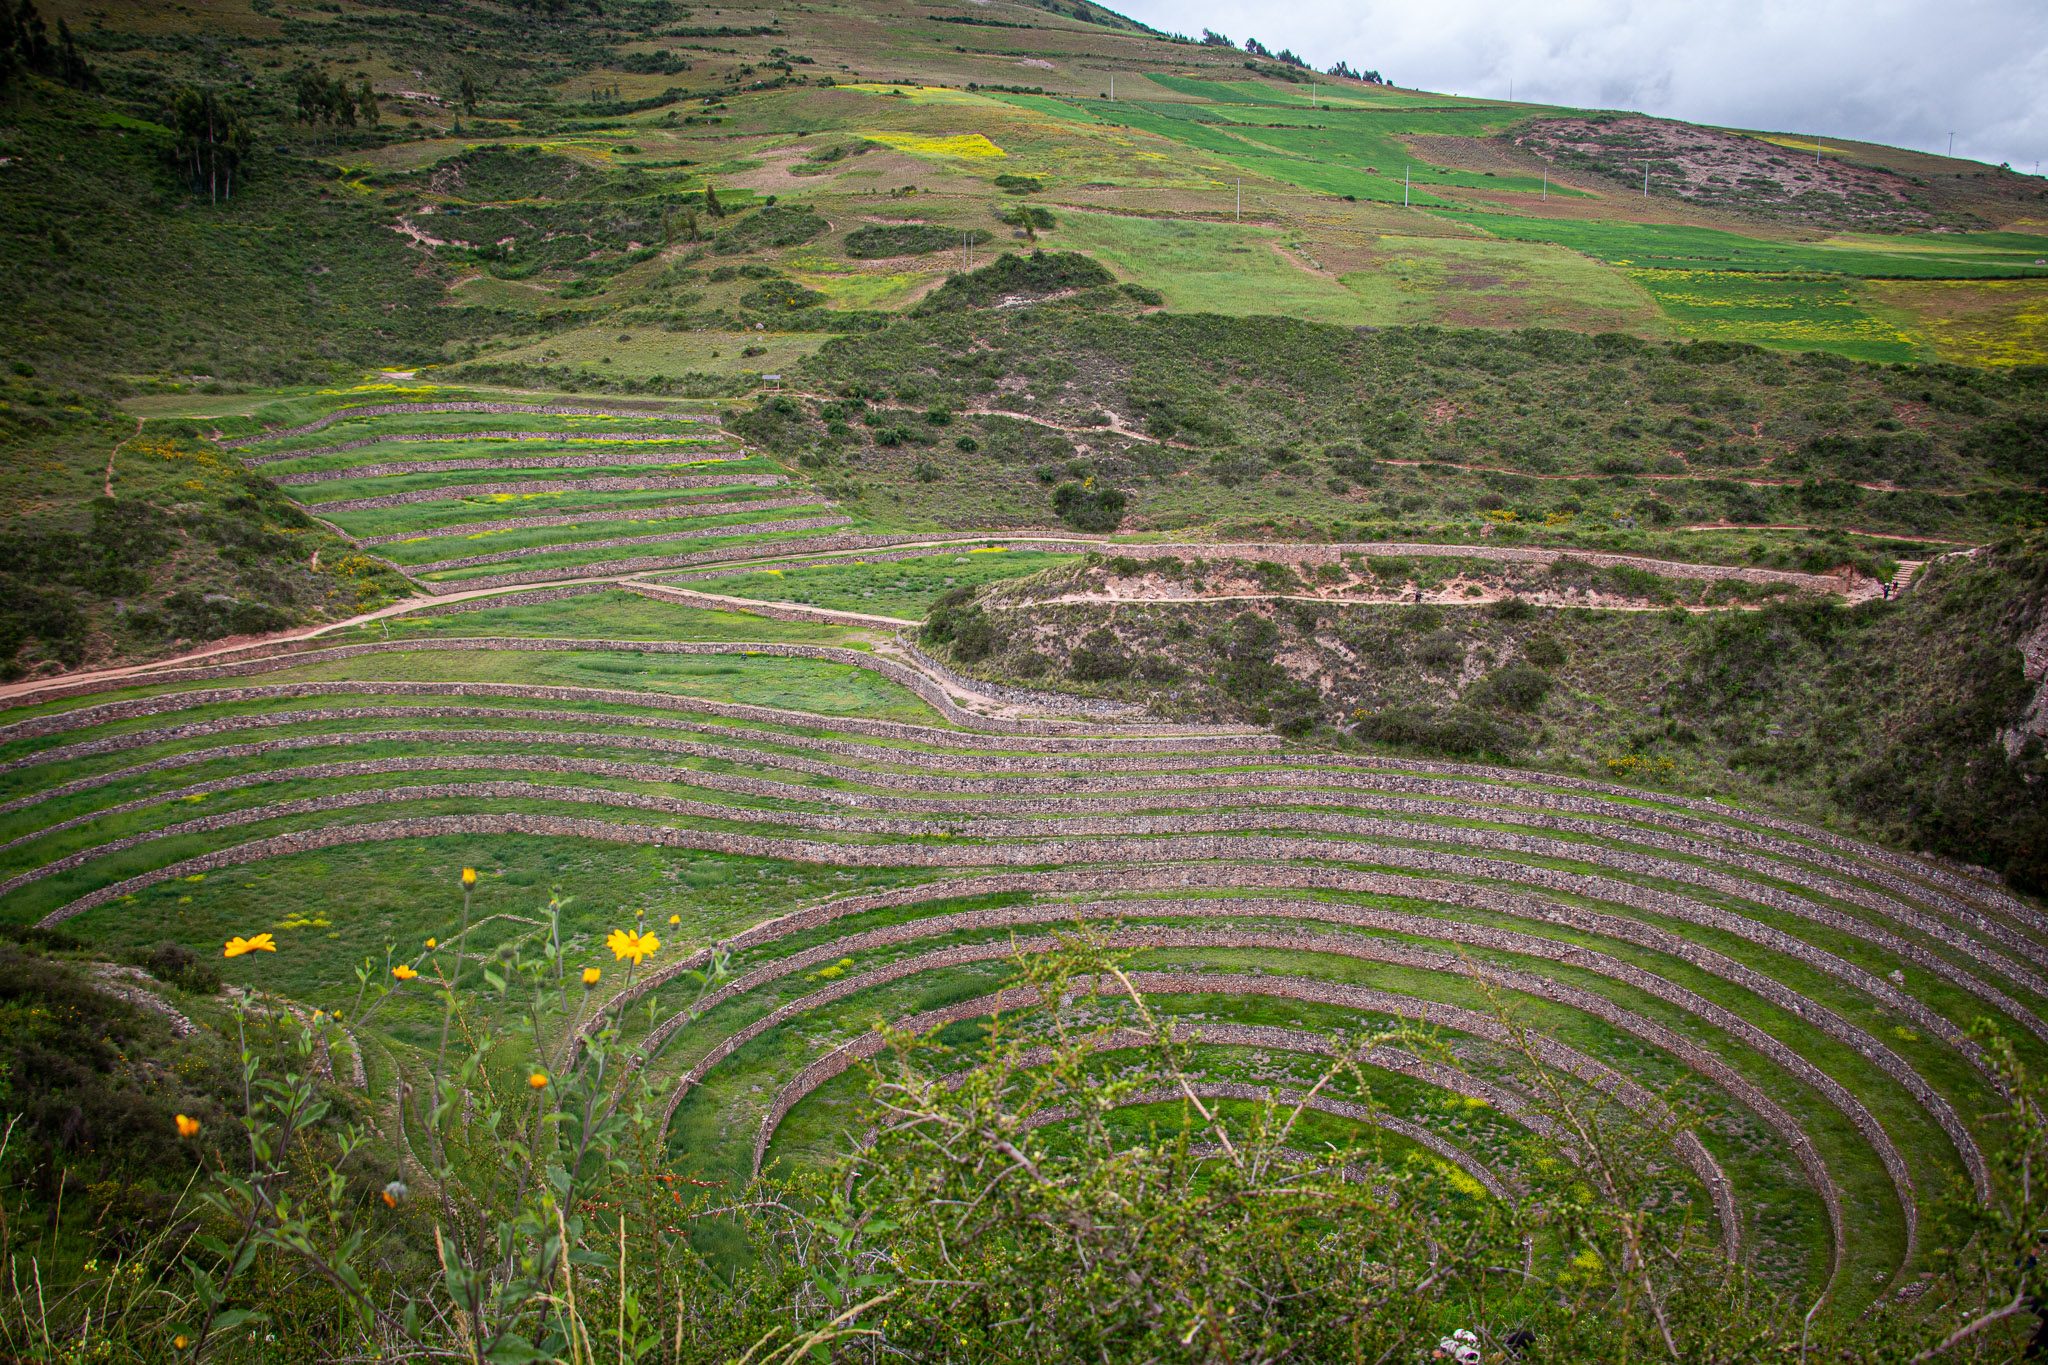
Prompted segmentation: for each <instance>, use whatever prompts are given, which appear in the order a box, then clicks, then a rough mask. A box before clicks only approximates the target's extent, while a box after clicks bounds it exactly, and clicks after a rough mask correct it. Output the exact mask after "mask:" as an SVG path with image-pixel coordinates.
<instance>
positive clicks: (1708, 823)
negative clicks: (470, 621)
mask: <svg viewBox="0 0 2048 1365" xmlns="http://www.w3.org/2000/svg"><path fill="white" fill-rule="evenodd" d="M540 611H541V609H539V608H534V609H519V611H517V612H502V613H494V616H496V617H497V618H498V619H500V620H504V619H507V618H509V617H512V616H517V615H520V614H522V613H530V612H540ZM692 619H693V620H694V622H695V623H696V625H697V627H698V628H699V629H700V630H701V628H702V627H703V626H704V625H706V624H708V623H717V622H719V621H720V619H721V618H720V614H718V613H695V614H693V618H692ZM546 620H547V617H546V614H545V612H541V621H542V623H543V624H545V622H546ZM783 629H784V631H785V633H792V632H796V631H802V630H804V629H806V628H800V627H798V628H792V627H784V628H783ZM818 634H827V632H824V631H822V630H814V631H813V638H816V637H817V635H818ZM828 638H829V634H828ZM555 643H560V642H555ZM271 666H272V665H268V664H266V665H261V666H259V667H260V668H264V669H267V668H269V667H271ZM277 666H282V667H291V666H293V663H292V662H291V661H286V662H284V663H283V664H280V665H277ZM139 694H140V693H139V692H138V693H137V694H135V695H139ZM206 700H207V699H206V698H203V697H194V698H191V699H190V700H189V701H186V702H183V703H178V702H175V701H158V702H154V703H151V704H150V709H152V710H162V709H164V708H166V707H169V708H173V709H175V708H176V707H177V706H179V705H181V704H182V705H187V706H190V705H201V704H204V703H205V701H206ZM51 723H52V722H50V721H47V720H45V721H40V722H37V723H36V726H35V727H34V728H37V729H44V728H47V727H48V726H49V725H50V724H51ZM944 742H945V743H947V744H952V745H958V744H962V743H965V744H967V745H968V746H969V747H974V748H986V747H988V744H987V742H986V741H979V740H976V741H968V740H962V739H955V738H950V737H949V738H947V739H946V740H945V741H944ZM1007 747H1010V748H1012V749H1015V750H1019V751H1024V752H1029V751H1032V750H1039V751H1044V750H1046V749H1047V748H1048V747H1051V748H1053V749H1059V748H1064V747H1068V746H1067V745H1063V744H1059V743H1053V744H1051V745H1050V746H1048V745H1047V744H1046V743H1044V742H1035V743H1015V744H1011V745H1009V746H1007ZM1092 747H1098V748H1099V746H1092ZM1119 747H1120V748H1126V749H1127V748H1128V747H1129V744H1128V742H1126V743H1125V744H1122V745H1120V746H1119ZM1172 747H1173V743H1172V742H1171V741H1161V740H1148V741H1145V742H1144V744H1143V746H1142V748H1143V749H1144V750H1145V751H1147V752H1154V753H1157V752H1163V751H1167V750H1170V749H1171V748H1172ZM1185 747H1188V748H1190V749H1195V750H1199V751H1202V752H1208V753H1214V752H1217V751H1218V749H1219V742H1218V741H1217V740H1215V739H1205V740H1202V741H1201V742H1199V743H1190V744H1189V745H1187V746H1185ZM1222 747H1223V748H1225V749H1237V750H1239V751H1242V752H1244V753H1247V754H1251V753H1255V752H1256V751H1257V750H1260V749H1266V748H1270V747H1271V741H1270V740H1265V741H1253V740H1250V739H1243V740H1239V741H1236V742H1230V741H1224V742H1223V743H1222ZM850 756H854V757H858V758H861V759H863V760H870V761H872V760H879V761H885V762H886V761H889V760H890V759H892V758H894V757H898V756H897V755H893V754H891V753H889V752H887V751H886V750H884V751H875V752H862V751H860V750H858V749H856V750H854V751H850ZM1105 761H1107V762H1108V763H1109V764H1110V768H1111V770H1113V771H1116V772H1119V773H1123V772H1132V773H1135V772H1137V771H1140V770H1142V769H1143V768H1147V767H1149V768H1152V769H1155V770H1158V771H1159V772H1161V773H1164V772H1168V771H1172V770H1175V769H1179V770H1185V769H1187V768H1188V767H1189V766H1190V765H1189V764H1188V763H1184V762H1182V763H1161V762H1144V761H1132V760H1130V759H1108V760H1105V759H1104V758H1101V757H1097V758H1095V759H1094V760H1093V761H1092V763H1091V766H1094V767H1097V768H1100V767H1101V766H1102V765H1103V763H1104V762H1105ZM1261 762H1262V763H1263V762H1264V760H1262V761H1261ZM1291 762H1293V763H1296V764H1300V765H1304V766H1305V767H1309V768H1315V769H1345V768H1349V769H1354V770H1355V769H1358V768H1361V767H1362V768H1367V769H1370V770H1373V771H1375V772H1379V773H1383V774H1393V773H1428V772H1443V773H1446V774H1453V775H1454V776H1451V777H1449V778H1446V779H1436V778H1427V777H1417V778H1415V779H1414V780H1413V781H1412V782H1411V783H1410V784H1409V785H1407V786H1406V787H1405V790H1409V791H1413V792H1416V793H1420V794H1445V795H1459V794H1466V793H1460V792H1458V791H1456V790H1454V788H1453V787H1452V786H1448V785H1445V784H1446V783H1452V784H1455V783H1456V782H1457V781H1459V780H1460V779H1461V778H1464V777H1471V778H1476V779H1478V780H1482V781H1496V782H1503V781H1504V782H1506V783H1508V784H1509V785H1510V786H1512V787H1515V788H1522V789H1534V788H1558V789H1561V791H1559V792H1553V793H1551V794H1550V795H1548V796H1546V797H1545V798H1544V800H1545V801H1546V802H1547V803H1548V804H1549V805H1551V806H1552V807H1556V808H1562V807H1561V804H1560V803H1562V802H1567V801H1570V800H1572V799H1574V798H1571V797H1568V796H1565V795H1564V794H1563V793H1569V792H1573V791H1585V792H1594V793H1599V794H1600V795H1601V796H1610V797H1621V798H1624V799H1623V801H1622V803H1621V806H1620V807H1618V808H1616V807H1611V806H1606V805H1596V806H1594V807H1592V808H1590V809H1589V813H1592V814H1596V815H1601V816H1609V817H1615V818H1619V816H1620V814H1621V811H1623V810H1631V811H1637V810H1639V811H1644V812H1647V811H1650V810H1652V809H1653V807H1652V806H1651V805H1649V804H1647V803H1646V798H1645V797H1644V796H1643V795H1641V794H1640V793H1637V792H1633V791H1630V790H1629V789H1626V788H1620V787H1616V786H1613V785H1612V784H1599V783H1588V782H1585V781H1583V780H1582V779H1571V778H1556V777H1550V776H1546V775H1541V774H1534V773H1528V772H1519V771H1516V770H1502V769H1488V768H1482V767H1476V766H1473V765H1457V764H1449V765H1446V764H1427V763H1415V762H1408V761H1401V760H1385V759H1370V760H1361V759H1357V758H1354V757H1348V756H1345V757H1339V756H1334V755H1326V754H1314V753H1305V754H1298V755H1296V756H1294V757H1293V758H1292V759H1291ZM956 766H957V765H956ZM1004 766H1005V767H1006V768H1008V769H1010V770H1012V772H1015V773H1021V772H1028V771H1030V770H1031V769H1033V768H1039V769H1043V770H1057V771H1068V770H1070V767H1071V765H1066V764H1058V765H1054V766H1053V767H1051V768H1048V765H1046V764H1044V763H1035V762H1028V761H1016V762H1006V763H1005V765H1004ZM976 767H977V768H979V769H981V770H982V773H981V774H976V775H974V776H973V780H976V781H991V780H992V781H993V782H995V783H996V784H997V785H994V786H987V787H984V788H981V789H983V790H988V791H990V792H992V793H1002V794H1032V793H1036V792H1039V791H1042V790H1043V787H1042V786H1040V785H1034V784H1032V782H1031V780H1030V779H1028V778H1018V777H1015V776H1012V775H1010V774H1008V773H1006V774H1004V775H1003V776H999V777H993V778H990V777H988V776H986V775H985V774H986V773H987V770H988V763H987V761H986V760H977V763H976ZM962 776H963V777H965V776H967V775H962ZM1076 777H1077V779H1078V780H1080V781H1082V782H1084V783H1086V782H1090V781H1092V782H1093V783H1094V785H1093V786H1092V787H1090V786H1085V785H1084V786H1077V787H1075V788H1073V790H1074V791H1076V792H1085V791H1089V790H1095V791H1114V790H1118V789H1119V788H1118V786H1117V780H1116V779H1109V778H1106V777H1104V778H1095V779H1088V778H1085V777H1081V776H1080V775H1079V774H1076ZM882 780H883V781H884V782H885V783H886V781H887V779H886V778H884V779H882ZM1140 780H1141V781H1145V780H1148V779H1140ZM1149 780H1154V781H1156V780H1157V779H1149ZM1394 780H1396V779H1394V778H1392V777H1391V776H1389V777H1382V778H1378V779H1375V785H1384V784H1385V783H1387V782H1389V781H1394ZM1432 784H1435V785H1432ZM1521 799H1524V800H1526V799H1527V798H1521ZM1657 805H1658V806H1659V807H1661V808H1662V809H1663V811H1664V813H1663V814H1661V815H1659V816H1657V817H1655V818H1657V819H1658V820H1660V821H1661V822H1664V823H1667V824H1671V826H1672V827H1673V828H1677V829H1688V830H1692V831H1694V832H1716V833H1718V832H1721V831H1723V830H1724V829H1726V828H1728V827H1731V826H1732V827H1734V828H1736V829H1740V827H1741V826H1743V825H1749V824H1758V825H1762V826H1763V827H1764V828H1765V829H1767V830H1772V831H1783V832H1785V833H1788V834H1790V835H1792V836H1794V837H1795V838H1796V839H1799V840H1801V841H1802V842H1805V841H1811V843H1812V844H1819V845H1821V846H1822V848H1823V849H1827V850H1841V851H1843V852H1846V853H1850V854H1854V855H1857V856H1858V857H1860V858H1863V859H1866V860H1874V861H1876V862H1877V863H1879V864H1880V865H1882V870H1881V871H1880V873H1879V874H1878V875H1880V876H1881V877H1882V878H1887V879H1889V878H1892V872H1891V870H1890V869H1892V868H1896V869H1898V870H1900V871H1904V872H1906V873H1907V874H1908V875H1909V876H1911V877H1913V878H1914V879H1915V882H1916V884H1917V882H1919V881H1931V882H1933V883H1934V884H1936V885H1937V886H1943V887H1946V888H1949V889H1951V890H1955V891H1960V892H1962V893H1963V894H1964V895H1965V896H1966V897H1968V898H1971V899H1973V900H1974V901H1975V902H1976V903H1978V904H1989V905H1992V906H1993V907H1994V908H1996V909H1999V910H2000V911H2001V912H2011V911H2013V910H2014V909H2018V910H2020V911H2024V910H2025V907H2023V906H2020V905H2019V904H2018V903H2017V902H2014V901H2012V900H2011V898H2009V897H2000V896H1996V895H1987V894H1986V892H1987V888H1985V887H1983V886H1982V884H1980V883H1977V882H1975V881H1974V880H1972V879H1967V878H1960V877H1956V876H1954V875H1953V874H1947V873H1944V872H1943V871H1942V870H1941V869H1939V868H1938V867H1934V866H1931V865H1928V864H1924V863H1918V862H1915V861H1913V860H1907V859H1902V858H1899V857H1898V856H1897V855H1893V854H1889V853H1888V852H1886V851H1884V850H1880V849H1876V848H1873V847H1872V846H1869V845H1863V844H1858V843H1856V842H1855V841H1852V840H1844V839H1841V838H1840V837H1839V836H1833V835H1829V834H1827V833H1826V832H1824V831H1818V830H1813V829H1811V828H1809V827H1804V826H1800V825H1798V824H1796V823H1794V822H1789V821H1781V820H1775V819H1772V818H1770V817H1764V816H1759V815H1758V814H1756V813H1754V812H1743V811H1737V810H1734V809H1732V808H1728V807H1722V806H1717V805H1715V804H1714V803H1711V802H1701V801H1696V800H1688V799H1684V798H1665V799H1664V800H1662V801H1661V802H1658V803H1657ZM1673 807H1676V808H1679V809H1684V810H1691V811H1696V812H1699V813H1700V814H1701V815H1702V816H1704V817H1706V818H1705V819H1695V818H1693V817H1689V816H1675V815H1672V814H1671V813H1670V809H1671V808H1673ZM1731 837H1735V836H1732V835H1731ZM1740 837H1742V838H1743V839H1745V840H1746V841H1747V842H1749V843H1751V845H1752V846H1754V847H1757V848H1759V849H1762V850H1766V851H1774V852H1780V853H1782V852H1784V851H1785V849H1784V846H1783V845H1782V841H1781V839H1780V838H1779V836H1778V834H1777V833H1769V834H1767V833H1761V832H1756V831H1743V832H1742V833H1741V835H1740ZM1809 846H1810V845H1809ZM1808 856H1811V857H1814V858H1817V859H1819V860H1822V861H1824V862H1825V861H1827V860H1828V859H1830V858H1832V857H1833V855H1832V854H1831V853H1828V852H1817V853H1812V854H1809V855H1808ZM1829 865H1831V866H1833V867H1834V868H1835V870H1838V871H1848V870H1851V869H1850V868H1848V867H1847V866H1846V865H1844V864H1842V863H1841V862H1840V861H1839V860H1836V861H1834V862H1832V863H1830V864H1829ZM1886 884H1887V885H1891V886H1892V887H1893V889H1895V890H1901V889H1907V888H1906V886H1905V884H1903V883H1898V882H1896V881H1895V880H1893V881H1888V882H1887V883H1886ZM2020 918H2021V920H2022V922H2023V923H2027V924H2029V925H2030V926H2032V927H2035V928H2037V929H2038V928H2039V927H2040V919H2039V917H2038V916H2037V915H2034V914H2032V913H2031V912H2028V913H2025V914H2022V915H2021V916H2020Z"/></svg>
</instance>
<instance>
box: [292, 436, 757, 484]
mask: <svg viewBox="0 0 2048 1365" xmlns="http://www.w3.org/2000/svg"><path fill="white" fill-rule="evenodd" d="M747 458H748V452H746V451H743V450H737V449H730V448H726V449H719V448H715V447H713V448H706V449H703V450H694V449H682V448H678V447H675V446H670V445H652V444H650V445H648V446H646V447H643V448H639V449H635V448H633V447H631V446H622V445H600V446H597V447H595V448H593V449H590V450H580V451H573V452H571V453H568V454H561V455H549V454H545V453H542V452H538V451H531V450H515V451H508V453H506V454H504V455H476V454H463V455H448V456H445V457H443V458H440V459H428V460H384V461H380V462H378V463H375V464H370V463H366V462H362V461H355V462H348V463H342V462H340V461H339V460H337V462H335V463H333V464H331V465H328V466H327V467H325V468H315V469H309V470H300V471H286V472H282V473H271V474H266V475H265V477H266V478H268V479H269V480H270V481H271V482H272V483H274V484H277V485H278V486H280V487H284V488H295V487H302V486H304V485H307V484H330V483H347V482H351V481H355V480H362V479H382V478H384V477H386V476H388V475H394V474H436V473H442V472H445V471H457V472H460V471H469V470H478V469H493V470H537V469H582V470H611V469H640V468H645V467H647V466H650V465H652V466H657V467H660V468H676V469H680V468H685V467H688V466H690V465H701V464H709V463H712V462H716V461H728V460H731V461H737V460H744V459H747Z"/></svg>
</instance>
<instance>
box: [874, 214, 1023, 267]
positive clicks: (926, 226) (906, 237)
mask: <svg viewBox="0 0 2048 1365" xmlns="http://www.w3.org/2000/svg"><path fill="white" fill-rule="evenodd" d="M992 236H994V234H993V233H991V232H988V231H986V230H984V229H982V228H965V229H962V228H949V227H939V226H936V225H935V224H931V223H887V224H878V225H876V226H873V227H864V228H856V229H854V230H853V231H852V232H849V233H847V234H846V254H847V255H848V256H850V257H852V258H853V259H854V260H856V261H877V260H884V259H886V258H888V257H891V256H925V255H929V254H930V253H932V252H934V251H952V250H958V249H959V248H961V247H962V246H980V245H981V244H982V243H983V242H986V241H988V240H989V239H990V238H991V237H992Z"/></svg>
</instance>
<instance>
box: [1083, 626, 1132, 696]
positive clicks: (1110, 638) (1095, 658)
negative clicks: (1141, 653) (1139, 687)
mask: <svg viewBox="0 0 2048 1365" xmlns="http://www.w3.org/2000/svg"><path fill="white" fill-rule="evenodd" d="M1131 666H1132V663H1131V656H1130V655H1129V653H1127V652H1126V651H1125V649H1124V646H1123V641H1121V640H1119V639H1118V638H1117V637H1116V634H1115V632H1113V631H1108V630H1104V629H1102V628H1101V627H1099V626H1098V627H1096V628H1095V629H1094V630H1091V631H1089V632H1088V633H1087V634H1086V635H1084V636H1082V637H1081V643H1080V644H1078V645H1076V646H1075V647H1074V652H1073V655H1072V657H1071V659H1070V661H1069V664H1068V671H1069V672H1071V673H1072V674H1073V675H1074V677H1075V678H1076V679H1077V680H1078V681H1081V682H1109V681H1111V680H1113V679H1116V678H1122V677H1126V676H1128V675H1129V674H1130V671H1131Z"/></svg>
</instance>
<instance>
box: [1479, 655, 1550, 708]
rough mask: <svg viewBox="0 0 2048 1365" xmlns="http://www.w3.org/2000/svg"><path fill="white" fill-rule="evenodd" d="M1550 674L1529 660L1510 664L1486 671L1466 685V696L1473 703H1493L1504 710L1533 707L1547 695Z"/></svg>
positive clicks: (1541, 702) (1483, 704)
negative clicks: (1526, 662)
mask: <svg viewBox="0 0 2048 1365" xmlns="http://www.w3.org/2000/svg"><path fill="white" fill-rule="evenodd" d="M1552 681H1553V680H1552V678H1551V676H1550V675H1549V674H1548V673H1545V672H1544V671H1543V670H1542V669H1540V668H1532V667H1530V666H1529V665H1528V664H1509V665H1508V666H1507V667H1506V668H1503V669H1499V670H1496V671H1495V672H1492V673H1489V674H1487V675H1486V676H1485V677H1483V678H1481V679H1480V680H1479V681H1478V682H1475V683H1473V684H1472V686H1471V687H1470V688H1468V689H1466V692H1465V700H1466V702H1467V703H1468V704H1470V705H1473V706H1494V707H1499V708H1500V709H1501V710H1504V711H1534V710H1535V709H1536V708H1537V707H1538V706H1541V705H1542V704H1543V698H1544V697H1546V696H1548V695H1549V693H1550V688H1551V684H1552Z"/></svg>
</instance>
